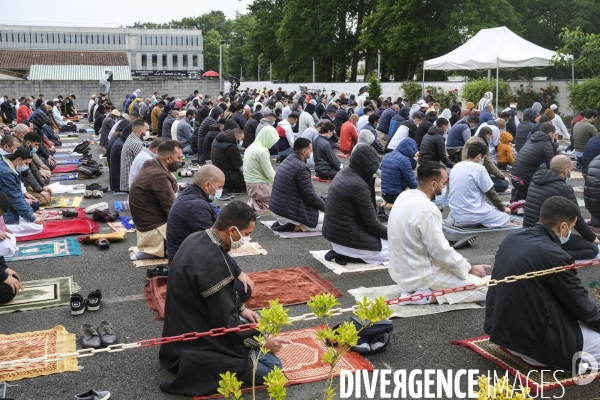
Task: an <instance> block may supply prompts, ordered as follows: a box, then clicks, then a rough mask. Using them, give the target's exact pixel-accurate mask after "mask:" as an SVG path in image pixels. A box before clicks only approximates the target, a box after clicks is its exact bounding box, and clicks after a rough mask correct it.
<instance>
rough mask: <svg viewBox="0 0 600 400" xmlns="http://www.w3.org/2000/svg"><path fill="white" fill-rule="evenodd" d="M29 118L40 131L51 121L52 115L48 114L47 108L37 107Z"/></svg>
mask: <svg viewBox="0 0 600 400" xmlns="http://www.w3.org/2000/svg"><path fill="white" fill-rule="evenodd" d="M28 120H29V121H30V122H31V123H32V124H33V125H34V126H35V127H36V128H38V129H39V130H40V131H41V130H42V129H44V125H45V124H46V123H48V121H50V117H49V116H48V114H46V110H45V109H41V108H40V109H37V110H35V111H34V112H33V114H31V116H30V117H29V118H28Z"/></svg>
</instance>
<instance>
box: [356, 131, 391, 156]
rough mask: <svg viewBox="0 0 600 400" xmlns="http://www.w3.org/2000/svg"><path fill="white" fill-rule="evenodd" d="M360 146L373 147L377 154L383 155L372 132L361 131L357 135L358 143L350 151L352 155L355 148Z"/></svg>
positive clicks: (383, 152)
mask: <svg viewBox="0 0 600 400" xmlns="http://www.w3.org/2000/svg"><path fill="white" fill-rule="evenodd" d="M361 145H367V146H371V147H373V148H374V149H375V150H376V151H377V152H378V153H379V154H385V151H384V150H383V147H381V143H380V142H379V140H378V139H377V138H376V137H375V135H374V134H373V132H371V131H369V130H367V129H363V130H362V131H360V132H359V133H358V141H357V142H356V146H354V148H353V149H352V154H354V152H355V151H356V148H357V147H358V146H361Z"/></svg>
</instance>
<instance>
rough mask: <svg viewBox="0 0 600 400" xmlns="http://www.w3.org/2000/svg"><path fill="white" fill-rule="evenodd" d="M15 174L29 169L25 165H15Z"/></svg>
mask: <svg viewBox="0 0 600 400" xmlns="http://www.w3.org/2000/svg"><path fill="white" fill-rule="evenodd" d="M16 169H17V172H19V173H21V172H25V171H27V170H28V169H29V167H28V166H27V165H17V168H16Z"/></svg>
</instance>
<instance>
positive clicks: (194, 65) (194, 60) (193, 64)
mask: <svg viewBox="0 0 600 400" xmlns="http://www.w3.org/2000/svg"><path fill="white" fill-rule="evenodd" d="M192 66H193V67H197V66H198V56H192Z"/></svg>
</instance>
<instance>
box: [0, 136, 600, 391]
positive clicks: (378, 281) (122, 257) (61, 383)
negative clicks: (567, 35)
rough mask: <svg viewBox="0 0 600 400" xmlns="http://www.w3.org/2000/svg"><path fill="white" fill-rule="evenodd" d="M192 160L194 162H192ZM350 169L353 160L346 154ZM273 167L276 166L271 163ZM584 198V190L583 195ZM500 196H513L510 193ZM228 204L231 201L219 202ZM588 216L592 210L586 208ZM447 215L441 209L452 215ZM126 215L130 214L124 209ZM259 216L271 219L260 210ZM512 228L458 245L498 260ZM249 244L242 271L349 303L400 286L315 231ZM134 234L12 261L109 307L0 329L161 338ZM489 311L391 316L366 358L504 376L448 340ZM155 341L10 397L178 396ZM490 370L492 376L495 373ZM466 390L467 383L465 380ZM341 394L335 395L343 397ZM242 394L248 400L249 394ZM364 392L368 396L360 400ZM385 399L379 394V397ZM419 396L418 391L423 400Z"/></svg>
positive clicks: (36, 316) (25, 315) (261, 235)
mask: <svg viewBox="0 0 600 400" xmlns="http://www.w3.org/2000/svg"><path fill="white" fill-rule="evenodd" d="M89 137H91V134H89V133H88V134H80V138H81V139H83V138H89ZM91 147H92V149H93V150H92V152H93V154H94V157H95V159H98V155H99V154H100V149H99V146H98V145H92V146H91ZM187 161H188V162H189V160H187ZM342 162H343V163H344V164H345V165H348V159H342ZM273 165H274V167H275V168H277V167H278V165H279V164H277V163H275V162H274V161H273ZM193 179H194V178H184V179H183V181H187V182H192V181H193ZM92 182H98V183H100V184H102V185H105V186H108V171H107V169H106V168H105V173H104V175H102V176H101V177H100V178H97V179H93V180H88V181H64V182H61V183H63V184H69V185H71V184H77V183H86V184H89V183H92ZM571 184H572V185H573V186H583V180H582V179H572V180H571ZM314 185H315V189H316V191H317V193H321V192H326V191H327V189H328V185H329V184H328V183H318V182H314ZM577 196H578V197H579V198H582V197H583V195H582V193H577ZM503 199H505V200H508V196H504V197H503ZM113 200H126V196H123V195H117V196H113V194H112V193H111V192H110V191H109V192H107V193H106V195H105V197H104V199H103V201H106V202H108V204H109V205H110V207H111V209H112V207H113ZM235 200H242V201H246V200H247V197H246V196H245V195H237V196H236V197H235ZM97 201H98V200H83V202H82V205H81V206H82V207H86V206H88V205H91V204H93V203H95V202H97ZM219 203H220V205H223V204H225V202H217V204H219ZM582 211H583V213H584V216H586V217H589V214H588V213H587V212H586V211H585V209H584V208H582ZM446 213H447V211H446V212H445V213H444V214H446ZM121 215H124V216H126V215H130V214H129V211H128V210H126V211H123V212H122V213H121ZM262 219H263V220H269V219H272V217H271V216H263V217H262ZM101 225H102V232H109V231H110V230H109V228H108V226H107V225H106V224H101ZM505 235H506V233H504V232H496V233H486V234H480V235H479V236H478V237H477V241H476V242H475V244H474V246H473V247H471V248H467V249H461V250H459V252H460V253H461V254H463V255H464V256H465V257H466V258H468V260H469V261H470V262H471V263H472V264H493V263H494V250H495V249H496V248H498V246H499V244H500V243H501V241H502V239H503V238H504V236H505ZM252 239H253V241H256V242H258V243H259V244H260V245H262V247H263V248H264V249H266V250H267V251H268V255H265V256H249V257H240V258H239V259H238V263H239V264H240V266H241V267H242V269H243V270H244V271H246V272H252V271H265V270H271V269H281V268H289V267H295V266H303V265H308V266H310V267H312V268H313V269H314V270H315V271H316V272H317V273H319V274H320V275H321V276H322V277H323V278H325V279H327V280H328V281H330V282H331V283H332V284H333V285H335V286H336V287H337V288H338V289H340V290H341V291H342V293H343V294H344V295H343V297H341V298H340V299H339V300H340V302H341V304H342V306H343V307H349V306H351V305H353V304H354V298H353V297H352V296H351V295H349V294H348V290H350V289H353V288H357V287H360V286H366V287H370V286H383V285H391V284H394V282H393V281H392V280H391V279H390V277H389V274H388V272H387V270H378V271H372V272H363V273H350V274H342V275H336V274H334V273H333V272H332V271H330V270H329V269H327V268H326V267H325V266H323V265H322V264H320V263H319V262H317V261H316V260H315V259H314V258H313V257H312V256H311V255H310V253H309V251H310V250H324V249H330V248H331V246H330V244H329V243H328V242H327V241H326V240H325V239H324V238H323V237H309V238H300V239H281V238H278V237H276V236H275V235H273V234H272V233H271V232H270V231H269V230H268V229H267V228H266V227H264V226H263V225H262V224H260V223H257V224H256V229H255V231H254V233H253V234H252ZM135 244H136V236H135V234H133V233H131V234H127V235H126V238H125V240H124V241H122V242H116V243H111V244H110V249H109V250H106V251H102V250H99V249H98V248H97V247H96V246H95V245H93V244H90V245H88V244H82V246H81V247H82V255H81V256H80V257H57V258H48V259H41V260H30V261H22V262H15V263H11V265H10V267H11V268H13V269H15V270H16V271H17V272H19V273H20V275H21V277H22V279H23V280H25V281H29V280H35V279H44V278H51V277H62V276H72V277H73V280H74V282H76V283H77V284H78V285H79V286H80V287H81V288H82V293H84V294H87V293H89V292H91V291H93V290H95V289H101V290H102V292H103V294H104V299H105V300H104V303H103V304H102V306H101V309H100V310H99V311H97V312H85V313H84V314H83V315H81V316H72V315H71V314H70V310H69V307H68V306H64V307H55V308H49V309H43V310H34V311H27V312H17V313H12V314H3V315H0V333H1V334H12V333H18V332H30V331H36V330H44V329H50V328H52V327H54V326H56V325H63V326H64V327H65V328H66V329H67V330H68V331H69V332H72V333H77V339H78V348H81V344H80V343H79V339H80V337H81V336H80V333H79V330H80V326H81V325H82V324H84V323H92V324H98V323H99V322H100V321H102V320H108V321H110V322H111V323H112V324H113V326H114V327H115V328H116V331H117V334H118V336H119V342H120V343H133V342H136V341H139V340H142V339H148V338H156V337H160V336H161V333H162V325H163V323H162V321H154V319H153V317H154V312H151V311H149V310H148V309H147V308H146V303H145V301H144V299H143V296H142V290H143V288H144V286H145V284H146V282H147V281H146V269H145V268H135V267H134V266H133V265H132V263H131V261H130V260H129V256H128V250H127V249H128V248H129V247H131V246H135ZM578 274H579V275H580V277H581V279H582V281H583V282H584V283H587V282H588V281H589V280H591V279H596V280H598V279H599V278H600V271H599V269H598V268H597V267H590V268H585V269H582V270H579V272H578ZM289 309H290V312H289V314H290V316H296V315H300V314H303V313H307V312H309V311H310V310H309V308H308V306H306V305H298V306H291V307H289ZM347 318H348V317H347V316H344V317H342V316H340V317H334V319H333V322H334V323H338V322H342V321H343V320H345V319H347ZM483 321H484V309H483V308H482V309H481V310H463V311H454V312H449V313H443V314H436V315H430V316H420V317H412V318H404V319H394V320H393V323H394V339H395V340H394V341H393V342H392V344H391V345H390V347H389V349H388V350H387V351H386V352H384V353H382V354H379V355H375V356H370V357H368V360H369V361H370V362H371V363H372V364H373V365H374V367H375V368H377V369H391V370H398V369H403V370H407V372H408V373H410V371H411V370H415V369H420V370H425V369H435V370H438V369H441V370H454V371H457V370H459V369H471V370H472V369H477V370H479V373H480V374H488V371H496V372H497V374H498V375H502V374H503V373H504V370H502V369H500V368H497V367H496V365H495V364H493V363H491V362H490V361H488V360H486V359H484V358H483V357H480V356H479V355H477V354H476V353H474V352H473V351H470V350H467V349H465V348H461V347H458V346H454V345H450V344H449V342H450V341H451V340H457V339H467V338H471V337H476V336H481V335H483V334H484V332H483ZM314 325H315V322H314V321H305V322H302V323H297V324H294V326H293V328H292V329H299V328H302V327H309V326H314ZM158 350H159V349H158V347H150V348H144V349H133V350H128V351H125V352H120V353H112V354H99V355H95V356H93V357H87V358H81V359H79V366H80V372H67V373H62V374H55V375H49V376H41V377H37V378H31V379H23V380H21V381H18V382H10V383H11V384H17V385H18V386H14V387H9V388H8V391H7V397H8V398H14V399H18V400H22V399H35V400H40V399H73V396H74V394H76V393H81V392H85V391H87V390H89V389H90V388H94V389H97V390H108V391H110V392H111V393H112V397H111V399H115V400H123V399H179V398H183V397H180V396H173V395H170V394H167V393H163V392H161V390H160V389H159V384H160V382H161V381H163V380H165V379H168V378H170V377H172V376H173V375H172V373H170V372H168V371H166V370H164V369H163V367H162V366H161V364H160V363H159V360H158ZM492 373H493V372H492ZM323 388H324V382H315V383H309V384H302V385H296V386H291V387H288V388H287V393H288V399H300V400H304V399H315V398H321V394H322V391H323ZM461 389H462V390H467V387H466V382H464V383H463V384H462V386H461ZM562 394H563V393H562V391H561V390H560V389H557V390H554V391H550V392H545V395H546V396H550V397H554V396H556V397H560V396H561V395H562ZM337 396H338V397H339V392H338V393H337ZM245 398H250V397H249V396H246V397H245ZM257 398H259V399H267V398H268V396H267V394H266V393H260V394H259V395H258V396H257ZM352 398H355V397H354V396H353V397H352ZM360 398H367V397H365V392H364V391H363V392H362V397H360ZM373 398H380V395H379V392H377V393H376V395H375V397H373ZM417 398H419V397H417ZM562 398H563V399H598V398H600V382H598V381H596V382H594V383H591V384H589V385H586V386H569V387H567V388H566V389H565V393H564V397H562Z"/></svg>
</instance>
